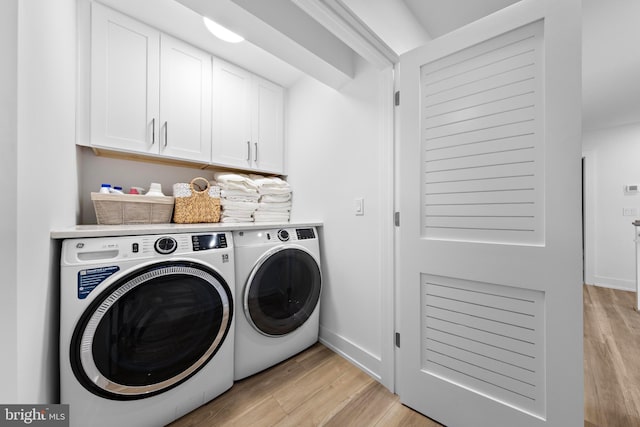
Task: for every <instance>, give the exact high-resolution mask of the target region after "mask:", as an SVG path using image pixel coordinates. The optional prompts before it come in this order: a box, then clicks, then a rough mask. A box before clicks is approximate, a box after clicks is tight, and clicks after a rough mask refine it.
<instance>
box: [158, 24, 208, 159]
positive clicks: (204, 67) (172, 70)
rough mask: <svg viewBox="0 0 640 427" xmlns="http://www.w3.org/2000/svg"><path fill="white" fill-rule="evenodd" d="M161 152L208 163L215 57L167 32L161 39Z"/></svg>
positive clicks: (165, 154) (170, 155)
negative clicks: (213, 63) (213, 61)
mask: <svg viewBox="0 0 640 427" xmlns="http://www.w3.org/2000/svg"><path fill="white" fill-rule="evenodd" d="M159 130H160V139H159V141H160V154H162V155H164V156H169V157H176V158H180V159H189V160H199V161H203V162H206V163H208V162H209V159H210V157H211V56H210V55H209V54H208V53H206V52H203V51H201V50H199V49H196V48H194V47H192V46H191V45H188V44H186V43H184V42H182V41H180V40H176V39H174V38H172V37H170V36H168V35H166V34H162V36H161V38H160V127H159Z"/></svg>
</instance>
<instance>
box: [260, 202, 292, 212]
mask: <svg viewBox="0 0 640 427" xmlns="http://www.w3.org/2000/svg"><path fill="white" fill-rule="evenodd" d="M258 210H259V211H263V212H289V211H290V210H291V202H284V203H258Z"/></svg>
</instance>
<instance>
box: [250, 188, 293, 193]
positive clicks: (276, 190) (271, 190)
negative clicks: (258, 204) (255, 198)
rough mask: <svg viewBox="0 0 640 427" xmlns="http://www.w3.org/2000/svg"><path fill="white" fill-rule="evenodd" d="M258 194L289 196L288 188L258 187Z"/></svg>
mask: <svg viewBox="0 0 640 427" xmlns="http://www.w3.org/2000/svg"><path fill="white" fill-rule="evenodd" d="M258 193H260V194H261V195H264V194H291V189H290V188H289V187H260V188H258Z"/></svg>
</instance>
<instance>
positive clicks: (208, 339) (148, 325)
mask: <svg viewBox="0 0 640 427" xmlns="http://www.w3.org/2000/svg"><path fill="white" fill-rule="evenodd" d="M231 302H232V299H231V292H230V290H229V286H228V285H227V284H226V283H225V281H224V279H223V278H222V277H221V276H220V275H219V274H218V273H217V272H215V271H213V270H211V269H209V268H207V267H205V266H203V265H200V264H196V263H192V262H187V261H184V262H183V261H174V262H167V263H162V264H154V265H152V266H149V267H146V268H143V269H140V270H136V271H135V272H134V273H132V274H129V275H128V276H126V277H123V278H121V279H120V280H118V281H117V282H116V283H114V284H113V285H111V287H110V288H109V289H108V290H107V291H105V292H103V293H102V294H101V295H100V297H99V298H97V299H96V300H95V301H94V302H93V303H92V304H91V306H90V307H89V309H88V310H87V311H86V312H85V314H84V315H83V318H82V319H81V320H80V322H79V324H78V325H77V327H76V330H75V332H74V336H73V339H72V342H71V364H72V367H73V370H74V373H75V374H76V377H77V378H78V379H79V380H80V382H81V383H82V384H84V386H85V387H86V388H88V389H89V390H90V391H92V392H93V393H95V394H98V395H100V396H104V397H108V398H112V399H118V400H129V399H140V398H144V397H149V396H152V395H155V394H158V393H160V392H162V391H165V390H167V389H169V388H171V387H174V386H176V385H178V384H180V383H181V382H183V381H185V380H186V379H188V378H189V377H190V376H192V375H193V374H195V373H196V372H197V371H198V370H199V369H200V368H202V367H203V366H204V365H205V364H206V363H207V362H208V361H209V360H210V359H211V358H212V357H213V356H214V354H215V353H216V351H217V350H218V348H219V347H220V345H221V344H222V343H223V341H224V338H225V337H226V335H227V332H228V331H229V328H230V325H231V318H232V304H231Z"/></svg>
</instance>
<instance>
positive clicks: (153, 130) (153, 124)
mask: <svg viewBox="0 0 640 427" xmlns="http://www.w3.org/2000/svg"><path fill="white" fill-rule="evenodd" d="M155 143H156V118H155V117H154V118H153V119H151V145H154V144H155Z"/></svg>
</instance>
